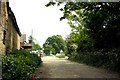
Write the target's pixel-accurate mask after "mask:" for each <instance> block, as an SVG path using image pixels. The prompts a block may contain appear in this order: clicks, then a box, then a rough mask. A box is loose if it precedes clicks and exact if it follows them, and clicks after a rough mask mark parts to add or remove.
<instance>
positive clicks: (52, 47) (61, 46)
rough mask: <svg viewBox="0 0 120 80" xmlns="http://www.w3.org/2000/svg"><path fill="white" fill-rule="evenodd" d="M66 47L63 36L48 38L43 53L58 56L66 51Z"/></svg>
mask: <svg viewBox="0 0 120 80" xmlns="http://www.w3.org/2000/svg"><path fill="white" fill-rule="evenodd" d="M65 48H66V45H65V42H64V40H63V38H62V36H61V35H53V36H51V37H48V38H47V40H46V41H45V43H44V44H43V49H44V50H43V51H44V53H46V54H48V55H49V54H50V53H52V54H57V53H60V52H61V51H65Z"/></svg>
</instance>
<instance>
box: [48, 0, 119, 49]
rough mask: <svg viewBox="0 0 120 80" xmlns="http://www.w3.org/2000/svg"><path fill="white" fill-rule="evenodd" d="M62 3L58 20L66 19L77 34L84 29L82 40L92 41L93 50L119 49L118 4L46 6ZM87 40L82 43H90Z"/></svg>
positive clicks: (96, 3) (74, 3)
mask: <svg viewBox="0 0 120 80" xmlns="http://www.w3.org/2000/svg"><path fill="white" fill-rule="evenodd" d="M62 3H64V4H65V6H64V8H61V9H60V10H61V11H63V17H61V18H60V20H62V19H68V21H69V24H70V27H72V28H73V29H74V30H76V31H78V32H79V31H80V30H82V28H85V29H84V31H83V30H82V32H83V34H82V35H83V37H82V38H85V39H86V37H87V38H89V40H90V41H91V40H93V41H92V43H93V47H94V48H96V49H102V48H107V49H109V48H117V47H120V40H119V39H120V35H119V34H120V23H119V21H120V2H115V3H110V2H94V3H93V2H92V3H91V2H89V3H85V2H75V1H74V2H50V3H48V4H47V5H46V6H50V5H55V4H57V5H60V4H62ZM74 32H75V31H74ZM79 35H81V33H79ZM89 40H87V42H86V40H85V41H83V40H82V42H83V43H90V42H89ZM80 43H81V42H79V44H80Z"/></svg>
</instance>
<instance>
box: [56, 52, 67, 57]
mask: <svg viewBox="0 0 120 80" xmlns="http://www.w3.org/2000/svg"><path fill="white" fill-rule="evenodd" d="M55 56H56V57H58V58H65V54H64V53H63V52H62V53H57V54H56V55H55Z"/></svg>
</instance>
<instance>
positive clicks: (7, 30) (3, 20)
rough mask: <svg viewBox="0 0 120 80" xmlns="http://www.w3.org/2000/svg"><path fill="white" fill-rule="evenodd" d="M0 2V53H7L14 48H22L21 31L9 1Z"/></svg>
mask: <svg viewBox="0 0 120 80" xmlns="http://www.w3.org/2000/svg"><path fill="white" fill-rule="evenodd" d="M0 3H1V4H0V8H1V9H0V12H1V13H0V54H5V53H6V52H9V51H10V50H12V49H13V48H14V49H20V36H21V33H20V30H19V28H18V25H17V22H16V18H15V16H14V13H13V12H12V10H11V8H10V7H9V3H8V2H5V1H4V2H0ZM5 34H6V35H5ZM4 37H5V38H4ZM3 41H5V43H3Z"/></svg>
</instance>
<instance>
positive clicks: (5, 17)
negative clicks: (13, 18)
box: [0, 1, 8, 54]
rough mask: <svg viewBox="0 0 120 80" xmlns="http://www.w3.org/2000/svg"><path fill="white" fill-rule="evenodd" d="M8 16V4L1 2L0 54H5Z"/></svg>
mask: <svg viewBox="0 0 120 80" xmlns="http://www.w3.org/2000/svg"><path fill="white" fill-rule="evenodd" d="M7 22H8V14H7V4H6V2H5V1H4V2H0V54H3V53H5V47H6V46H5V44H3V37H4V30H5V31H6V30H7Z"/></svg>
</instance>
